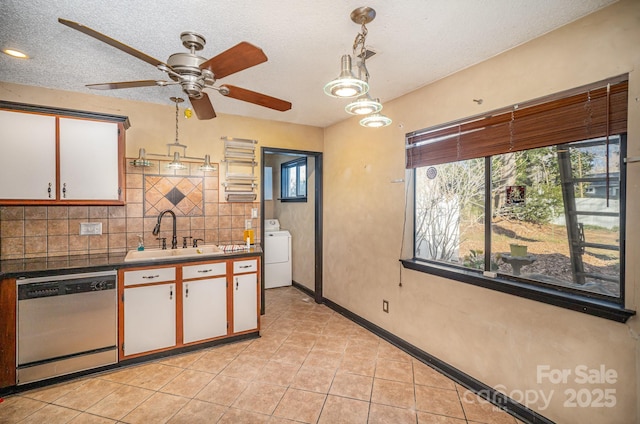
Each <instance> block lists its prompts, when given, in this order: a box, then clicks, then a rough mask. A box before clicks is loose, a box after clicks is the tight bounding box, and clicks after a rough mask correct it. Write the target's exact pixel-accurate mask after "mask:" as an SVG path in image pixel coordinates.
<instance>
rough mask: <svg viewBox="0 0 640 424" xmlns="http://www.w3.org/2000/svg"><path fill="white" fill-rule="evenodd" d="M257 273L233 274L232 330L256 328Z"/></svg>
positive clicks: (235, 331) (238, 331)
mask: <svg viewBox="0 0 640 424" xmlns="http://www.w3.org/2000/svg"><path fill="white" fill-rule="evenodd" d="M257 284H258V275H257V274H242V275H234V276H233V332H234V333H240V332H243V331H247V330H255V329H256V328H258V309H257V305H258V287H257Z"/></svg>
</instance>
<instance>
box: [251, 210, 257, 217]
mask: <svg viewBox="0 0 640 424" xmlns="http://www.w3.org/2000/svg"><path fill="white" fill-rule="evenodd" d="M257 217H258V208H251V218H257Z"/></svg>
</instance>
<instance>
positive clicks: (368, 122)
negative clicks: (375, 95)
mask: <svg viewBox="0 0 640 424" xmlns="http://www.w3.org/2000/svg"><path fill="white" fill-rule="evenodd" d="M391 122H393V121H392V120H391V118H388V117H386V116H384V115H383V114H381V113H374V114H372V115H369V116H365V117H364V118H362V119H361V120H360V125H362V126H363V127H367V128H380V127H386V126H388V125H391Z"/></svg>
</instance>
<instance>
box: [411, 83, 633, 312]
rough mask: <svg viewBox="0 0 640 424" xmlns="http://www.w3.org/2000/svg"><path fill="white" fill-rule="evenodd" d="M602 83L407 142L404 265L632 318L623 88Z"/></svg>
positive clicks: (417, 134)
mask: <svg viewBox="0 0 640 424" xmlns="http://www.w3.org/2000/svg"><path fill="white" fill-rule="evenodd" d="M604 86H605V87H603V84H602V83H598V84H594V85H592V86H589V87H586V88H585V87H583V88H581V89H576V90H572V91H571V92H569V93H561V94H560V95H557V96H555V98H552V99H549V98H548V99H543V100H539V101H534V102H531V103H529V104H524V105H518V106H516V107H512V108H507V109H505V110H503V111H495V112H493V113H491V114H490V115H489V116H482V117H474V118H470V119H465V120H463V121H460V122H455V123H449V124H446V125H443V126H440V127H436V128H432V129H427V130H422V131H418V132H415V133H411V134H408V135H407V167H408V168H413V169H414V171H413V172H414V175H415V199H414V208H415V209H414V258H413V259H412V260H410V261H403V263H405V266H408V267H410V268H412V269H417V270H420V271H424V272H430V273H435V274H439V275H443V276H447V277H449V278H453V279H458V280H460V281H466V282H470V283H476V284H478V285H483V286H485V287H490V288H495V289H497V290H501V291H505V292H509V293H513V294H519V295H524V296H525V297H530V298H535V299H537V300H541V301H545V302H547V303H554V304H557V305H559V306H565V307H569V308H571V309H576V310H583V309H584V310H583V312H584V311H585V310H586V309H587V308H583V306H582V305H584V304H585V302H587V304H589V303H590V304H592V305H596V304H597V305H598V308H596V309H598V311H594V308H592V309H590V310H589V311H587V312H588V313H593V314H594V315H600V316H606V317H608V318H610V319H616V320H621V321H624V320H626V319H628V317H629V316H631V315H632V314H633V312H632V311H626V310H623V309H622V308H621V306H622V305H624V284H623V277H624V242H623V241H624V204H625V199H624V194H625V190H624V187H625V169H624V167H625V165H624V157H625V155H626V116H627V112H626V109H627V94H626V93H627V81H626V80H625V79H624V78H619V79H615V80H613V81H606V82H605V83H604ZM571 299H573V300H575V302H574V303H572V300H571ZM603 305H605V308H604V309H606V308H609V311H608V312H607V311H605V312H603V308H602V306H603ZM611 309H615V310H616V311H615V312H611ZM621 311H622V312H621ZM618 312H620V313H618Z"/></svg>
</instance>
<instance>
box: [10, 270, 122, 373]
mask: <svg viewBox="0 0 640 424" xmlns="http://www.w3.org/2000/svg"><path fill="white" fill-rule="evenodd" d="M116 283H117V275H116V271H115V270H114V271H105V272H95V273H83V274H71V275H58V276H51V277H38V278H27V279H19V280H18V281H17V284H18V290H17V295H18V317H17V327H18V328H17V333H18V337H17V339H18V340H17V362H18V363H17V384H18V385H20V384H25V383H29V382H33V381H38V380H43V379H46V378H51V377H56V376H60V375H64V374H70V373H73V372H77V371H83V370H87V369H91V368H96V367H99V366H103V365H109V364H113V363H115V362H117V360H118V350H117V340H118V326H117V322H118V321H117V290H116V288H117V284H116Z"/></svg>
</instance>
